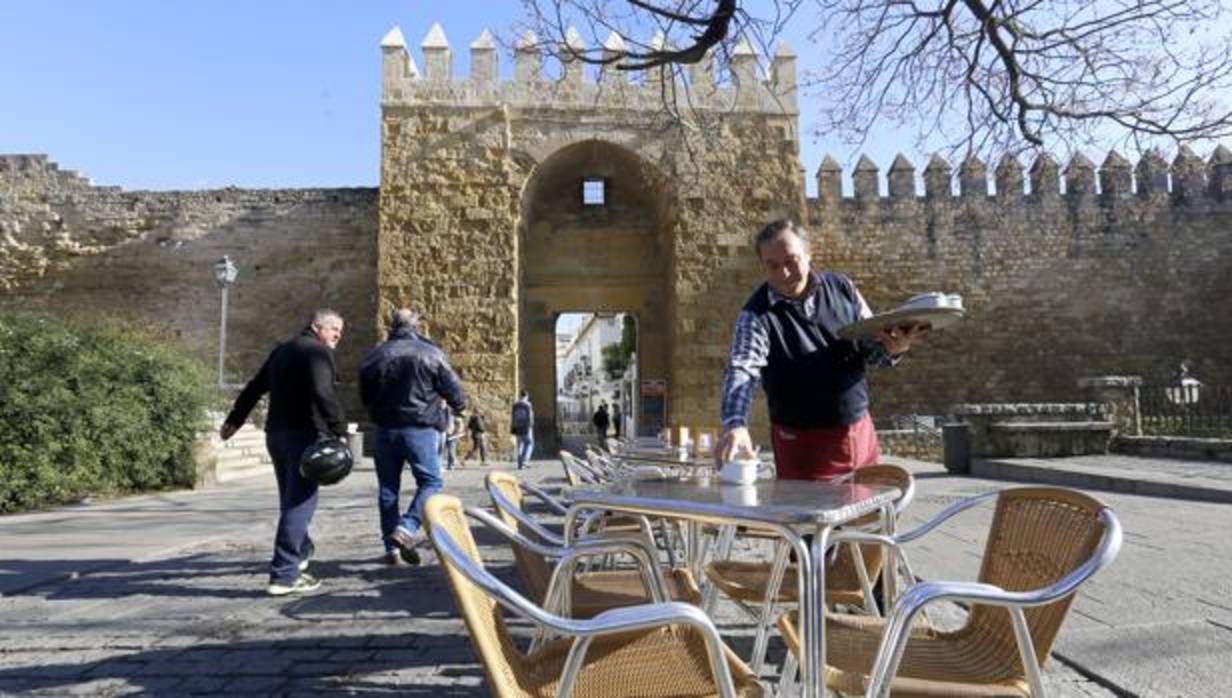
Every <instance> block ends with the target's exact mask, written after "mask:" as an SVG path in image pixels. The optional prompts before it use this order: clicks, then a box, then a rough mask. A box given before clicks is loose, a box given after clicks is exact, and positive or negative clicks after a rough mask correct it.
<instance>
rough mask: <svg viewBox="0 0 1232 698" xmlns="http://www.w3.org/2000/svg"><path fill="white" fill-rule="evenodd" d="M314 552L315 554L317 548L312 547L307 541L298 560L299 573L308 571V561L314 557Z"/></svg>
mask: <svg viewBox="0 0 1232 698" xmlns="http://www.w3.org/2000/svg"><path fill="white" fill-rule="evenodd" d="M316 552H317V546H316V545H314V544H313V543H312V541H308V542H307V543H306V544H305V545H304V552H303V553H301V555H302V557H301V558H300V561H299V571H300V572H306V571H308V561H309V560H311V559H312V557H313V556H314V555H316Z"/></svg>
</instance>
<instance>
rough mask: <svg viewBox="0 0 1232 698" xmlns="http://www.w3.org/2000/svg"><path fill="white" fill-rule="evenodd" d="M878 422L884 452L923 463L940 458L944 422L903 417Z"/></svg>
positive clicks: (913, 416) (925, 418)
mask: <svg viewBox="0 0 1232 698" xmlns="http://www.w3.org/2000/svg"><path fill="white" fill-rule="evenodd" d="M877 421H878V424H877V432H878V435H879V437H880V438H881V441H882V450H883V451H884V452H886V453H890V454H892V455H896V456H905V457H907V458H920V459H923V460H937V459H938V458H940V455H941V452H942V436H941V423H942V421H943V420H942V419H941V418H940V417H934V416H931V415H921V414H900V415H893V416H891V417H888V418H886V419H882V420H877Z"/></svg>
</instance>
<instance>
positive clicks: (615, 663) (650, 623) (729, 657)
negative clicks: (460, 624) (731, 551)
mask: <svg viewBox="0 0 1232 698" xmlns="http://www.w3.org/2000/svg"><path fill="white" fill-rule="evenodd" d="M473 513H474V511H473V510H470V511H465V512H464V510H463V508H462V503H461V502H460V501H459V500H458V499H457V498H456V497H451V496H449V495H443V494H437V495H433V496H432V497H431V498H430V499H429V500H428V501H427V503H426V504H425V506H424V518H425V520H426V522H427V527H428V535H429V538H430V539H431V541H432V545H433V547H434V548H435V549H436V552H437V556H438V557H439V559H440V563H441V567H442V568H443V569H444V571H445V575H446V578H447V579H448V581H449V587H450V590H451V591H452V593H453V597H454V601H455V602H456V603H457V605H458V609H459V610H460V612H461V614H462V617H463V619H464V620H465V622H466V627H467V630H468V631H469V633H470V638H471V643H472V645H473V646H474V648H475V653H476V654H477V655H478V656H479V660H480V661H481V662H482V664H483V668H484V673H485V675H486V677H487V680H488V686H489V688H490V690H491V693H492V695H493V696H496V697H497V698H546V697H547V696H573V695H577V696H586V697H588V698H589V697H591V696H594V697H596V698H598V697H600V696H604V697H606V696H610V697H612V698H619V697H621V696H629V697H633V696H637V697H645V698H654V697H657V696H662V697H667V696H681V697H684V696H697V697H699V698H700V697H701V696H722V697H723V698H756V697H759V696H762V695H763V691H762V688H761V685H760V684H758V683H757V680H756V677H755V676H754V675H753V673H752V671H750V670H749V668H748V667H747V666H745V665H744V664H743V663H742V662H741V661H740V660H739V659H738V658H736V657H735V655H733V654H732V653H731V652H730V650H728V649H727V647H726V646H725V645H724V644H723V641H722V640H721V639H720V638H719V634H718V631H717V630H716V629H715V627H714V624H713V623H712V622H711V621H710V619H709V618H708V617H706V615H705V614H704V613H702V611H701V609H699V608H697V607H696V606H690V605H688V604H682V603H675V602H668V603H658V604H647V605H641V606H633V607H626V608H619V609H613V610H610V611H606V612H604V613H602V614H600V615H599V616H597V617H595V618H593V619H590V620H576V619H569V618H562V617H559V616H556V615H553V614H551V613H549V612H547V611H545V610H544V609H542V608H540V607H539V606H537V605H535V604H534V603H532V602H530V601H528V600H527V599H526V598H525V597H523V596H521V595H520V594H518V593H517V592H516V591H514V590H512V589H510V588H509V587H508V586H507V585H505V584H504V583H503V582H501V581H500V580H499V579H497V578H496V577H494V576H492V575H491V574H490V573H489V572H488V571H487V570H485V569H484V567H483V563H482V561H481V560H480V557H479V551H478V548H477V547H476V545H475V539H474V537H472V535H471V532H470V527H469V526H468V525H467V520H466V516H467V515H470V514H473ZM502 607H503V608H505V609H507V610H508V611H510V612H512V613H514V614H517V615H519V616H521V617H523V618H526V619H528V620H530V621H532V622H533V623H535V624H536V625H538V626H540V627H542V628H548V629H550V630H551V631H553V632H555V633H560V634H562V635H565V636H567V637H562V638H559V639H555V640H551V641H549V642H547V643H546V644H544V645H543V646H542V647H539V648H538V649H535V650H532V651H530V652H523V651H522V650H521V649H519V647H518V646H517V643H515V641H514V638H513V637H512V636H511V635H510V634H509V628H508V626H507V625H506V623H505V613H504V612H502V610H501V608H502Z"/></svg>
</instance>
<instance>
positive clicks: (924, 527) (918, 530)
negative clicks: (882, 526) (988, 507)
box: [894, 490, 1001, 543]
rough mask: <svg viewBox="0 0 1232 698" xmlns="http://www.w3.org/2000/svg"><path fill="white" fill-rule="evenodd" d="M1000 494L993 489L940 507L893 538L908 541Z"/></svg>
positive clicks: (900, 541)
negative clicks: (930, 516) (919, 522)
mask: <svg viewBox="0 0 1232 698" xmlns="http://www.w3.org/2000/svg"><path fill="white" fill-rule="evenodd" d="M1000 494H1001V493H1000V492H999V491H995V490H994V491H992V492H985V493H984V494H979V495H976V496H974V497H968V498H967V499H963V500H961V501H958V502H954V503H953V504H951V505H950V506H948V507H946V508H945V509H942V510H941V512H940V513H939V514H937V515H936V516H934V517H933V518H931V519H929V520H928V521H926V522H924V523H922V524H920V525H919V526H917V527H915V528H913V529H911V530H910V531H904V532H902V533H899V534H897V535H895V536H894V539H895V540H896V541H897V542H899V543H909V542H911V541H913V540H915V539H917V538H921V537H923V536H924V535H926V534H927V533H928V532H930V531H932V530H933V529H934V528H936V527H938V526H940V525H941V524H943V523H945V522H946V521H948V520H949V519H950V518H952V517H953V516H955V515H956V514H958V513H960V512H963V511H966V510H968V509H970V508H972V507H974V506H977V505H980V504H983V503H984V502H986V501H988V500H989V499H995V498H996V497H997V496H998V495H1000Z"/></svg>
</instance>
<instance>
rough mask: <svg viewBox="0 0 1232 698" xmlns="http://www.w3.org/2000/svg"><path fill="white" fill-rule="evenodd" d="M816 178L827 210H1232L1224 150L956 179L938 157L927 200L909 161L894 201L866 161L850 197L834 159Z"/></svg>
mask: <svg viewBox="0 0 1232 698" xmlns="http://www.w3.org/2000/svg"><path fill="white" fill-rule="evenodd" d="M816 177H817V201H818V203H819V204H821V205H822V206H826V205H835V204H838V203H839V202H855V203H870V202H874V201H885V202H889V203H893V202H896V201H914V200H916V199H919V198H920V197H921V196H922V197H923V199H924V200H950V199H952V200H955V201H964V200H966V201H970V200H980V199H990V198H991V199H995V200H996V201H997V202H998V203H1011V202H1013V201H1014V200H1017V199H1035V200H1039V199H1053V198H1064V199H1068V200H1070V201H1073V202H1083V201H1087V200H1099V201H1102V202H1104V203H1115V202H1117V201H1127V200H1146V201H1171V202H1174V203H1177V204H1196V203H1199V202H1202V201H1211V202H1225V203H1232V150H1229V149H1227V148H1225V147H1224V146H1222V145H1220V146H1218V147H1217V148H1215V150H1214V152H1213V153H1212V154H1211V156H1210V157H1209V158H1208V159H1206V160H1203V159H1202V158H1201V157H1200V156H1199V155H1198V154H1197V153H1195V152H1194V151H1193V150H1192V149H1191V148H1189V147H1188V146H1182V147H1181V148H1180V150H1179V151H1178V153H1177V155H1176V157H1175V158H1173V160H1172V162H1171V164H1169V163H1168V161H1166V160H1165V159H1164V158H1163V156H1161V155H1160V154H1159V153H1158V152H1156V151H1148V152H1147V153H1146V154H1145V155H1143V156H1142V158H1141V159H1140V160H1139V161H1138V164H1137V165H1132V164H1131V163H1130V162H1129V160H1127V159H1125V158H1124V157H1123V156H1122V155H1120V154H1119V153H1117V152H1116V151H1115V150H1114V151H1111V152H1110V153H1108V155H1107V157H1105V158H1104V160H1103V162H1102V163H1101V164H1100V165H1098V166H1096V165H1095V163H1094V162H1093V161H1092V160H1091V159H1090V158H1088V157H1087V156H1086V155H1084V154H1083V153H1077V154H1075V155H1074V156H1073V157H1072V158H1071V159H1070V161H1069V163H1068V164H1067V165H1065V167H1064V169H1062V167H1061V166H1060V165H1059V164H1058V163H1057V161H1056V160H1055V159H1053V158H1052V156H1050V155H1048V154H1047V153H1041V154H1040V155H1039V156H1037V157H1036V158H1035V160H1034V161H1032V163H1031V166H1030V167H1029V168H1027V169H1026V170H1024V168H1023V165H1022V163H1021V162H1020V161H1019V160H1018V158H1016V157H1013V156H1006V157H1004V158H1002V159H1001V161H1000V162H998V163H997V166H996V168H995V169H994V170H993V172H992V176H991V177H990V176H989V172H988V166H987V165H986V164H985V163H984V162H983V161H982V160H980V159H979V158H976V157H969V158H967V159H966V160H964V161H963V162H962V163H961V164H960V165H959V166H958V171H957V173H955V171H954V167H953V165H951V164H950V163H949V162H947V161H946V160H945V159H944V158H942V157H941V156H939V155H933V156H932V157H931V158H930V159H929V161H928V163H927V164H926V165H925V166H924V169H923V172H922V173H921V177H920V179H921V180H922V181H923V192H922V193H921V192H920V191H919V189H918V187H917V183H916V180H917V177H916V169H915V167H914V165H912V163H911V161H910V160H908V159H907V158H906V157H904V156H902V155H899V156H898V157H896V158H895V159H894V162H893V163H891V165H890V167H889V169H888V170H887V171H886V175H885V179H886V192H887V195H883V194H882V193H881V191H882V190H881V176H880V171H879V170H878V168H877V165H876V164H875V163H874V162H873V161H872V160H870V159H869V158H868V157H867V156H861V158H860V160H859V161H858V162H857V163H856V165H855V168H854V169H853V170H852V172H851V182H852V187H851V194H850V196H845V195H844V192H843V182H842V179H843V170H842V168H841V167H840V166H839V164H838V163H837V162H836V161H835V160H834V158H832V157H830V156H829V155H827V156H826V157H825V159H824V160H823V161H822V163H821V166H820V167H819V168H818V170H817V173H816ZM990 185H991V186H990Z"/></svg>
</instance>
